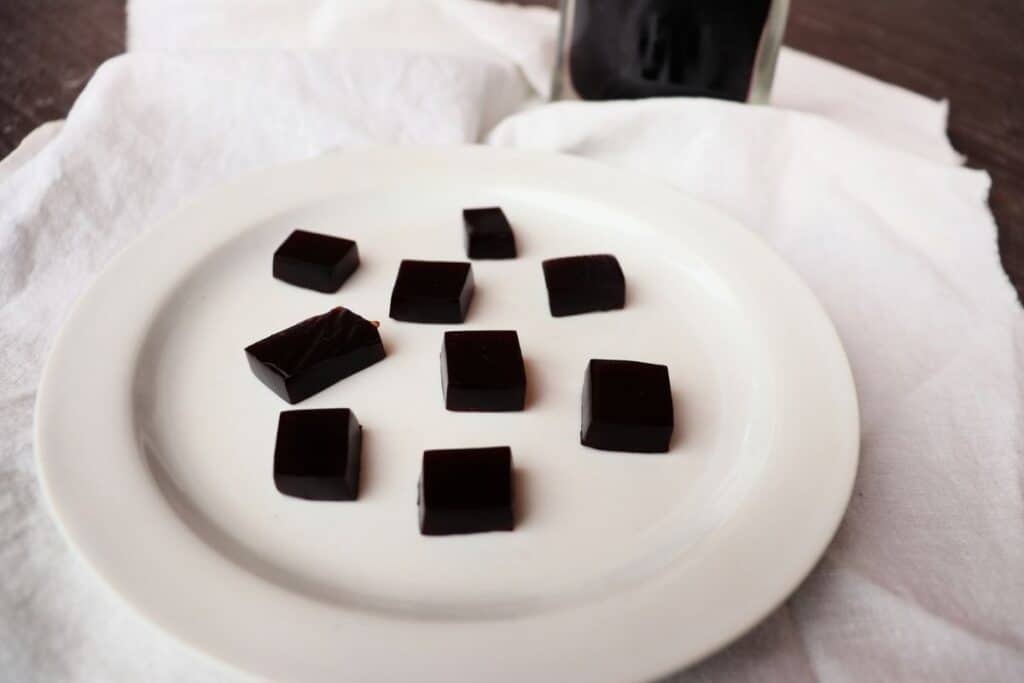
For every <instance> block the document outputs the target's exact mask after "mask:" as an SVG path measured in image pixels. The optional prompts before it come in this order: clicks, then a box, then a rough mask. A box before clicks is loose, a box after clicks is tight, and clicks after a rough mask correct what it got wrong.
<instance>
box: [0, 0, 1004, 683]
mask: <svg viewBox="0 0 1024 683" xmlns="http://www.w3.org/2000/svg"><path fill="white" fill-rule="evenodd" d="M242 6H244V8H245V9H246V12H245V13H240V12H239V8H240V7H242ZM400 16H405V17H406V19H405V20H404V21H401V22H399V25H400V26H399V28H394V27H393V24H392V22H393V21H394V20H395V18H396V17H400ZM130 25H131V41H130V44H131V47H132V49H133V51H134V53H133V54H130V55H129V56H126V57H121V58H118V59H115V60H112V61H111V62H109V63H107V64H106V65H104V66H103V67H102V68H101V69H100V71H99V72H98V73H97V75H96V76H95V78H94V79H93V81H92V82H91V83H90V84H89V85H88V87H87V88H86V90H85V92H84V93H83V94H82V96H81V97H80V99H79V101H78V102H77V103H76V105H75V107H74V109H73V110H72V112H71V113H70V115H69V116H68V119H67V122H66V124H65V125H64V126H63V128H62V129H61V130H60V132H59V133H58V134H57V135H56V136H55V137H53V138H52V139H51V140H50V141H48V142H46V144H45V145H42V146H41V149H39V151H38V152H36V153H35V155H34V156H32V157H31V158H26V157H25V156H23V157H22V158H20V159H19V160H18V164H17V165H16V166H14V165H12V166H9V167H8V169H9V172H7V173H6V174H5V175H4V176H0V264H2V265H0V425H2V429H3V434H4V438H3V439H2V441H0V568H2V575H3V577H4V579H3V581H0V681H5V682H6V681H12V682H18V683H22V682H24V681H75V682H79V681H97V682H99V681H102V682H114V683H117V682H121V681H124V682H128V681H142V680H145V681H156V682H161V681H168V682H169V681H198V682H200V683H203V682H206V681H240V680H245V678H244V677H243V676H242V675H241V674H238V673H236V672H231V671H226V670H223V669H221V668H219V666H218V665H216V664H214V663H212V662H209V661H207V660H206V659H205V658H203V657H201V656H200V655H196V654H194V653H192V652H191V651H189V650H188V649H186V648H184V647H183V646H180V645H179V644H177V643H176V642H175V641H173V640H172V639H171V638H169V637H167V636H166V635H164V634H162V633H160V632H158V631H157V630H156V629H155V628H153V627H151V626H150V625H148V624H147V623H145V622H144V621H143V620H141V619H140V618H139V617H137V616H136V615H135V614H134V613H133V612H132V611H131V609H130V608H129V607H127V606H125V605H124V604H122V603H121V602H120V601H119V600H118V599H117V598H116V597H114V596H113V594H112V592H111V591H110V590H109V589H108V588H106V587H105V586H103V585H102V584H101V583H100V582H99V581H98V580H97V579H96V578H94V577H93V576H92V575H91V574H90V573H89V572H88V571H87V570H86V569H85V567H84V566H83V565H82V564H81V562H80V561H79V560H77V559H75V558H74V557H73V556H72V555H71V552H70V550H69V549H68V547H67V546H66V544H65V543H64V541H63V540H62V539H61V538H60V536H59V534H58V532H57V530H56V529H55V527H54V525H53V522H52V521H51V520H50V518H49V516H48V514H47V511H46V509H45V505H44V503H43V501H42V500H41V497H40V491H39V487H38V484H37V482H36V478H35V464H34V461H33V454H32V404H33V399H34V392H35V387H36V384H37V382H38V378H39V374H40V370H41V366H42V363H43V360H44V357H45V353H46V349H47V347H48V346H49V344H50V343H51V342H52V340H53V337H54V335H55V333H56V331H57V330H58V328H59V327H60V324H61V321H62V320H63V319H64V317H65V316H66V314H67V311H68V309H69V307H70V305H71V303H72V302H73V300H74V298H75V297H76V296H77V295H78V294H79V293H81V292H82V291H83V289H84V288H85V287H86V286H87V285H88V284H89V282H90V280H91V279H92V278H93V277H94V276H95V274H96V272H97V271H98V270H99V269H100V268H101V267H102V266H103V264H104V263H105V262H106V261H107V260H108V259H109V258H110V256H111V255H112V254H114V253H115V252H117V251H118V250H119V249H121V248H122V247H123V246H124V245H125V244H126V243H127V242H128V241H129V240H130V239H131V238H132V237H134V236H135V235H137V234H139V232H140V231H141V230H142V229H143V228H144V226H145V225H147V224H148V223H150V222H151V221H153V220H154V219H156V218H159V217H160V216H161V215H163V214H165V213H166V212H167V211H169V210H170V209H171V208H173V207H174V206H176V205H178V204H180V203H181V202H184V201H187V200H188V199H189V197H190V196H191V195H193V194H195V193H196V192H198V191H200V190H202V189H205V188H208V187H209V186H211V185H212V184H215V183H217V182H220V181H222V180H224V179H227V178H230V177H232V176H235V175H238V174H239V173H243V172H245V171H247V170H250V169H254V168H257V167H262V166H267V165H271V164H275V163H278V162H281V161H284V160H290V159H297V158H303V157H310V156H313V155H316V154H319V153H321V152H323V151H325V150H328V149H331V148H334V147H337V146H339V145H354V144H365V143H372V142H403V141H406V142H431V143H453V142H464V141H481V142H486V143H489V144H495V145H504V146H519V147H531V148H540V149H551V150H559V151H564V152H568V153H571V154H579V155H583V156H587V157H591V158H594V159H597V160H600V161H602V162H606V163H609V164H612V165H615V166H618V167H620V168H625V169H628V170H631V171H634V172H636V173H641V174H645V175H647V176H650V177H651V178H652V179H656V180H657V181H659V182H667V183H670V184H672V185H674V186H676V187H678V188H680V189H681V190H682V191H684V192H686V193H688V194H691V195H694V196H696V197H699V198H701V199H703V200H705V201H707V202H709V203H712V204H714V205H716V206H718V207H720V208H722V209H723V210H725V211H727V212H728V213H730V214H732V215H733V216H735V217H737V218H738V219H740V220H741V221H742V222H743V223H744V224H745V225H747V226H748V227H749V228H750V229H751V230H752V231H754V232H756V233H758V234H759V235H760V236H761V237H762V238H764V239H765V240H766V241H767V242H768V243H770V244H771V245H772V246H773V247H774V248H775V249H776V250H777V251H778V252H779V253H780V254H781V255H782V256H783V257H784V258H785V259H786V260H787V261H788V262H789V263H790V264H791V265H792V266H793V267H794V268H795V269H796V270H797V271H798V272H800V274H801V275H802V276H803V277H804V278H805V279H806V280H807V282H808V283H809V284H810V286H811V287H812V288H813V289H814V291H815V292H816V293H817V295H818V296H819V297H820V299H821V301H822V302H823V304H824V305H825V307H826V308H827V309H828V311H829V313H830V315H831V316H832V318H833V320H834V321H835V323H836V326H837V328H838V330H839V333H840V335H841V337H842V340H843V343H844V345H845V347H846V350H847V353H848V354H849V356H850V361H851V364H852V367H853V371H854V375H855V379H856V382H857V387H858V392H859V396H860V404H861V409H862V413H863V425H862V437H863V448H862V461H861V466H860V470H859V472H858V479H857V484H856V488H855V492H854V496H853V501H852V503H851V506H850V509H849V512H848V513H847V516H846V519H845V521H844V523H843V526H842V527H841V529H840V532H839V534H838V536H837V537H836V539H835V541H834V542H833V543H832V545H831V547H830V548H829V550H828V552H827V554H826V556H825V558H824V560H823V561H822V563H821V564H820V566H819V567H818V568H817V569H816V570H815V571H814V573H813V574H812V575H811V576H810V578H808V580H807V581H806V582H805V583H804V585H803V586H802V587H801V588H800V589H799V590H798V591H797V592H796V593H795V594H794V595H793V596H792V597H791V598H790V599H789V600H788V601H787V603H786V604H785V605H784V606H783V607H781V608H780V609H779V610H777V611H776V612H775V613H774V614H773V615H771V616H770V617H769V618H768V619H767V620H766V621H765V622H763V623H762V624H761V625H760V626H758V627H757V628H756V629H755V630H754V631H752V632H751V633H750V634H747V635H746V636H744V637H743V638H741V639H740V640H739V641H737V642H736V643H735V644H733V645H732V646H730V647H729V648H727V649H726V650H724V651H723V652H721V653H719V654H717V655H715V656H713V657H711V658H710V659H708V660H707V661H705V662H703V663H701V664H699V665H697V666H695V667H693V668H691V669H690V670H689V671H686V672H683V673H680V674H678V675H677V676H674V677H673V678H672V680H673V681H680V682H681V681H686V682H689V681H705V680H707V681H723V680H727V681H764V680H779V681H800V680H814V679H821V680H828V681H861V680H908V681H917V680H929V681H960V680H986V681H1016V680H1024V497H1022V489H1024V464H1022V453H1024V434H1022V431H1024V415H1022V414H1021V413H1022V409H1021V405H1022V400H1024V389H1022V386H1024V383H1022V377H1024V374H1022V372H1024V371H1022V368H1021V362H1022V360H1024V316H1022V315H1021V310H1020V307H1019V305H1018V304H1017V302H1016V299H1015V296H1014V294H1013V292H1012V290H1011V288H1010V286H1009V284H1008V283H1007V281H1006V278H1005V276H1004V275H1003V273H1002V270H1001V268H1000V265H999V261H998V254H997V251H996V246H995V227H994V225H993V222H992V217H991V215H990V213H989V211H988V209H987V207H986V197H987V192H988V180H987V178H986V176H985V175H984V174H983V173H980V172H976V171H969V170H966V169H963V168H961V167H960V166H958V165H957V160H958V157H957V156H956V154H955V152H954V151H953V150H952V148H951V147H950V146H949V143H948V142H947V140H946V138H945V133H944V122H945V107H944V105H942V104H939V103H935V102H931V101H929V100H926V99H924V98H921V97H919V96H917V95H913V94H911V93H907V92H905V91H902V90H899V89H897V88H893V87H892V86H887V85H884V84H881V83H878V82H876V81H873V80H871V79H868V78H866V77H864V76H860V75H858V74H854V73H852V72H849V71H846V70H844V69H841V68H839V67H835V66H834V65H830V64H827V63H824V62H821V61H820V60H815V59H812V58H809V57H806V56H804V55H799V54H797V53H792V52H788V53H784V55H783V59H782V63H781V64H780V69H779V87H778V89H777V93H776V98H775V102H776V106H775V107H772V108H766V107H761V108H754V107H746V106H742V105H736V104H730V103H724V102H711V101H701V100H657V101H647V102H633V103H582V102H565V103H558V104H550V105H545V104H540V102H539V98H538V94H541V93H543V91H544V89H545V87H546V82H547V78H548V76H549V75H550V69H551V62H550V60H551V49H552V46H553V44H554V28H555V21H554V16H553V14H552V13H550V12H548V11H545V10H537V9H534V10H524V9H521V8H515V7H495V6H491V5H485V4H482V3H476V2H473V1H472V0H379V1H376V0H375V1H373V2H371V1H369V0H366V1H365V2H360V3H339V2H327V1H326V0H324V1H322V2H313V1H311V0H302V1H296V0H247V1H246V2H244V3H241V2H240V0H219V1H218V2H210V1H208V0H202V1H201V0H173V1H172V0H136V2H134V3H133V4H132V6H131V7H130ZM384 29H387V30H386V31H385V30H384ZM223 48H246V49H244V50H225V49H223ZM310 48H317V49H310ZM83 400H88V397H83ZM87 455H88V453H87V448H86V449H83V457H87ZM101 475H102V473H98V476H101ZM756 571H757V567H751V572H756ZM666 637H671V635H670V634H666Z"/></svg>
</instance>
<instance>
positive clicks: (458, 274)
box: [391, 260, 473, 323]
mask: <svg viewBox="0 0 1024 683" xmlns="http://www.w3.org/2000/svg"><path fill="white" fill-rule="evenodd" d="M472 298H473V269H472V266H470V264H469V263H466V262H451V261H410V260H405V261H402V264H401V265H400V266H399V267H398V277H397V278H396V279H395V286H394V289H392V290H391V317H392V318H394V319H395V320H404V321H406V322H412V323H461V322H464V321H465V320H466V311H467V310H469V302H470V300H471V299H472Z"/></svg>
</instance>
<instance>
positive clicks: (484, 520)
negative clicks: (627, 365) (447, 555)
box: [419, 446, 515, 536]
mask: <svg viewBox="0 0 1024 683" xmlns="http://www.w3.org/2000/svg"><path fill="white" fill-rule="evenodd" d="M419 509H420V533H422V534H423V535H425V536H443V535H448V534H472V533H477V532H481V531H511V530H512V529H513V528H514V527H515V519H514V515H513V502H512V450H511V449H510V448H508V446H499V447H495V448H460V449H454V450H434V451H426V452H425V453H424V454H423V471H422V473H421V475H420V482H419Z"/></svg>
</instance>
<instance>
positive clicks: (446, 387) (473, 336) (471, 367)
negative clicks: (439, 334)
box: [441, 330, 526, 412]
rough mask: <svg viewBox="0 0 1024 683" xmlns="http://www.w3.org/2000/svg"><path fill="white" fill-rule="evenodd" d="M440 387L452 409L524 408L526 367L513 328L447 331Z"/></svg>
mask: <svg viewBox="0 0 1024 683" xmlns="http://www.w3.org/2000/svg"><path fill="white" fill-rule="evenodd" d="M441 388H442V391H443V393H444V398H445V407H446V408H448V410H453V411H475V412H481V411H513V410H522V409H523V406H524V404H525V402H526V370H525V368H524V366H523V352H522V350H521V349H520V347H519V335H518V334H516V333H515V331H513V330H508V331H491V330H488V331H479V330H473V331H469V332H445V334H444V344H443V346H442V349H441Z"/></svg>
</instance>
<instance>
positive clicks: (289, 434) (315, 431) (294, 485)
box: [274, 408, 363, 500]
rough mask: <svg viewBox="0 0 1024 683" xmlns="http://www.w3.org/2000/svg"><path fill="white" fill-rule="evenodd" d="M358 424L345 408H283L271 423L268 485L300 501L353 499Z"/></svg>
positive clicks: (355, 493)
mask: <svg viewBox="0 0 1024 683" xmlns="http://www.w3.org/2000/svg"><path fill="white" fill-rule="evenodd" d="M362 439H363V429H362V427H360V426H359V421H358V420H357V419H356V416H355V415H353V414H352V411H351V410H348V409H347V408H332V409H328V410H286V411H285V412H283V413H281V417H280V418H279V419H278V422H277V446H276V448H275V449H274V485H275V486H277V490H278V491H280V492H281V493H283V494H285V495H286V496H293V497H295V498H305V499H306V500H355V499H356V498H358V497H359V471H360V463H361V459H362V456H361V452H360V451H361V448H362Z"/></svg>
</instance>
